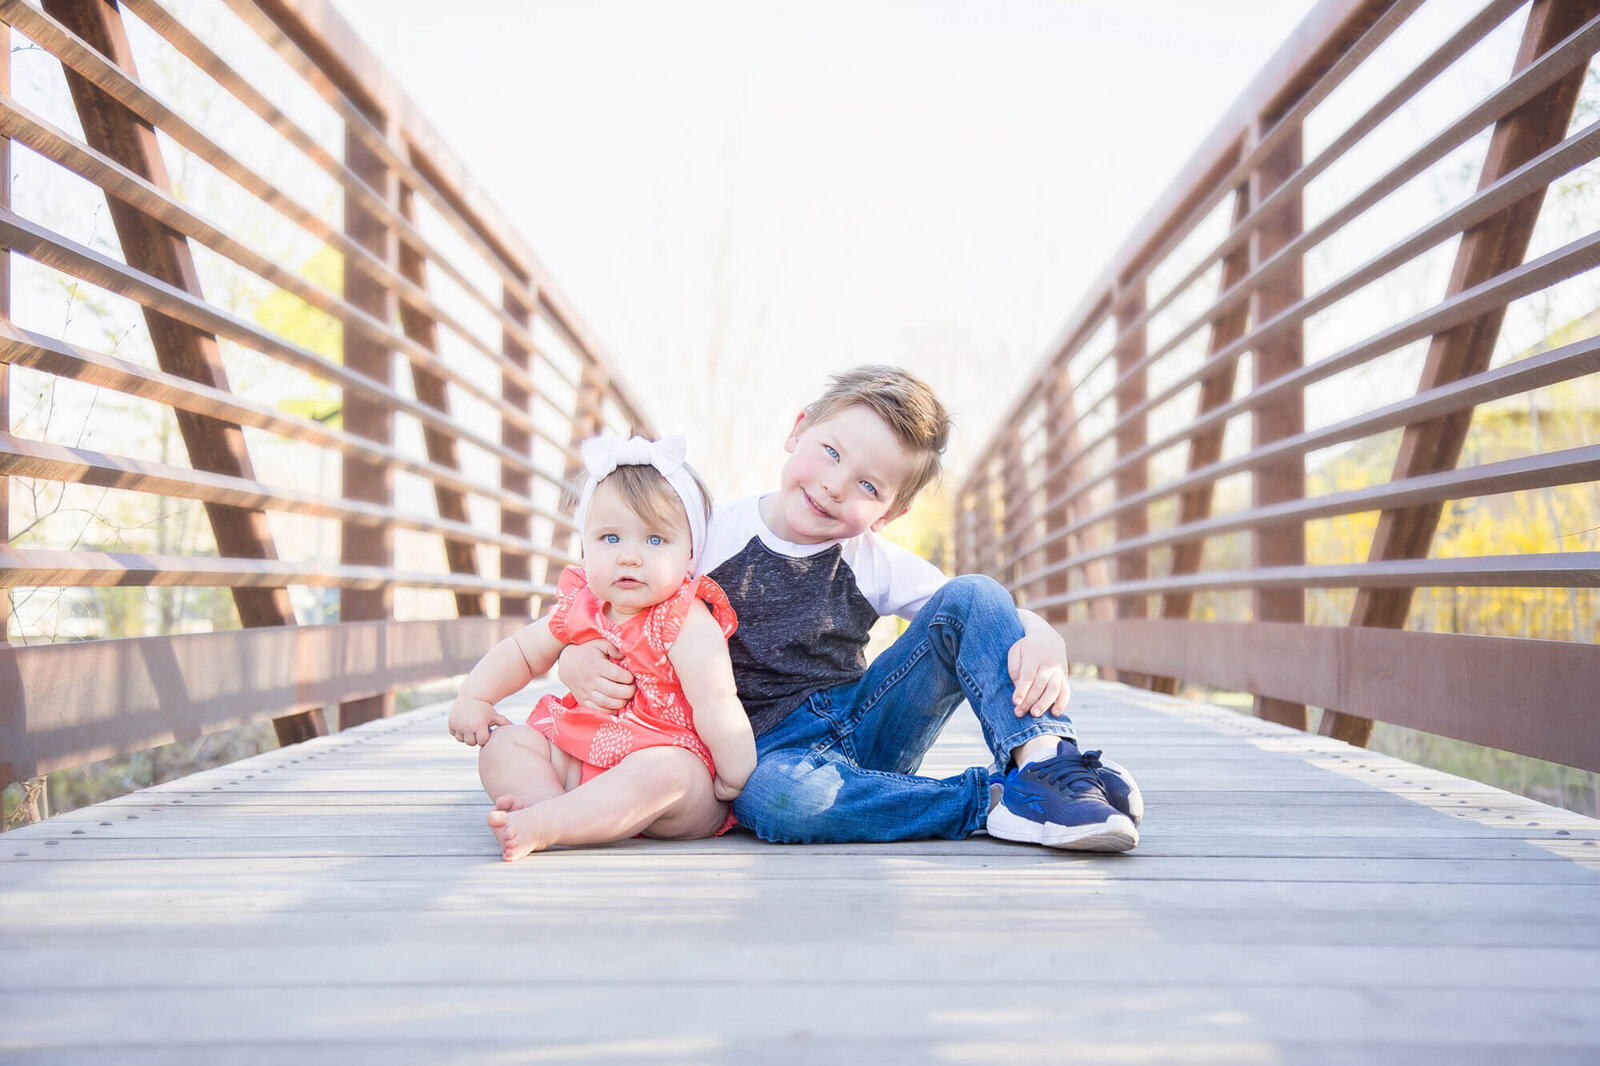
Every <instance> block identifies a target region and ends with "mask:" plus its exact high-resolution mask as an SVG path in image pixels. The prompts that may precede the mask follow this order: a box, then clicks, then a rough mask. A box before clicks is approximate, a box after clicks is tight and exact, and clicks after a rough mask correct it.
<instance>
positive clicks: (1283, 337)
mask: <svg viewBox="0 0 1600 1066" xmlns="http://www.w3.org/2000/svg"><path fill="white" fill-rule="evenodd" d="M1258 122H1259V123H1260V125H1259V126H1258V128H1257V137H1258V138H1259V137H1260V136H1261V135H1263V134H1265V133H1266V131H1267V129H1268V128H1270V121H1269V120H1268V119H1266V118H1263V119H1260V120H1258ZM1302 151H1303V149H1302V144H1301V132H1300V130H1299V129H1295V130H1294V131H1293V132H1291V133H1290V134H1288V135H1287V136H1286V137H1284V138H1283V141H1282V142H1281V143H1280V144H1279V146H1278V147H1277V148H1275V149H1274V150H1273V151H1272V152H1271V153H1270V154H1269V155H1268V156H1267V158H1265V159H1264V160H1262V161H1261V165H1260V166H1259V167H1258V168H1257V170H1256V172H1255V174H1254V175H1253V176H1252V179H1251V180H1252V184H1253V195H1252V199H1253V200H1254V201H1255V202H1256V203H1261V202H1263V201H1264V200H1266V198H1267V197H1268V196H1270V195H1271V194H1272V192H1273V190H1275V189H1276V188H1277V187H1278V186H1280V185H1282V184H1283V183H1284V182H1285V181H1287V180H1289V179H1290V178H1291V177H1293V176H1294V174H1295V172H1296V171H1297V170H1299V169H1300V165H1301V162H1302V158H1301V157H1302ZM1304 225H1305V219H1304V209H1303V204H1302V196H1301V194H1300V192H1299V191H1296V192H1295V193H1294V194H1293V195H1291V196H1287V197H1285V199H1284V204H1283V206H1282V208H1280V209H1279V210H1277V211H1274V212H1273V213H1272V215H1271V217H1269V218H1266V219H1263V220H1262V222H1261V224H1260V226H1259V227H1258V228H1257V229H1256V232H1255V233H1254V234H1253V236H1252V238H1251V245H1250V247H1251V260H1252V263H1253V264H1254V265H1256V266H1259V265H1260V264H1262V263H1264V262H1265V261H1266V260H1267V259H1269V258H1271V257H1272V255H1273V254H1274V253H1276V252H1277V251H1278V250H1279V249H1280V248H1282V247H1283V246H1284V245H1286V244H1288V243H1289V242H1290V241H1293V240H1294V239H1295V238H1296V237H1298V236H1300V234H1301V232H1302V231H1303V229H1304ZM1304 295H1305V269H1304V263H1303V262H1302V261H1301V260H1299V259H1296V260H1295V261H1294V262H1292V263H1289V264H1286V265H1285V266H1284V267H1283V269H1281V270H1279V271H1278V273H1277V274H1276V275H1275V276H1274V277H1272V278H1271V279H1270V280H1268V281H1267V282H1266V283H1265V284H1263V285H1262V286H1261V287H1260V288H1258V289H1257V290H1256V291H1255V294H1254V297H1253V299H1252V304H1253V311H1252V315H1251V317H1252V319H1253V321H1254V322H1255V323H1256V325H1257V327H1258V328H1259V326H1260V324H1261V323H1263V322H1266V321H1269V320H1270V319H1272V318H1273V317H1274V316H1276V315H1277V314H1279V313H1280V312H1282V311H1284V310H1287V309H1288V308H1290V307H1293V306H1294V305H1295V304H1297V303H1299V302H1300V300H1301V299H1302V298H1303V297H1304ZM1253 358H1254V366H1255V381H1254V387H1255V388H1256V389H1258V390H1259V389H1261V388H1262V387H1263V386H1264V385H1266V384H1267V383H1268V382H1271V381H1273V380H1275V379H1277V378H1280V377H1282V376H1283V375H1285V374H1288V373H1291V372H1293V371H1295V370H1298V369H1300V367H1301V366H1303V365H1304V364H1305V334H1304V327H1303V325H1302V323H1299V322H1296V323H1295V324H1294V325H1293V326H1291V327H1289V328H1288V329H1284V330H1280V331H1279V332H1278V333H1277V334H1276V335H1275V336H1273V337H1271V338H1270V339H1269V340H1267V341H1266V342H1265V343H1263V344H1260V345H1258V346H1257V347H1256V349H1255V351H1254V352H1253ZM1251 423H1252V431H1253V432H1252V438H1251V445H1252V447H1255V448H1260V447H1262V446H1264V445H1267V444H1271V443H1272V442H1273V441H1276V440H1281V439H1283V438H1284V437H1291V436H1294V435H1295V434H1297V433H1300V432H1302V431H1303V430H1304V429H1305V423H1306V415H1305V392H1304V390H1301V389H1294V390H1290V391H1289V392H1287V393H1285V394H1284V395H1283V396H1282V397H1280V398H1278V399H1276V400H1274V401H1272V402H1271V403H1269V404H1266V405H1264V406H1262V407H1259V408H1257V409H1256V411H1255V414H1254V417H1253V418H1252V419H1251ZM1251 482H1252V500H1253V503H1252V505H1253V506H1255V507H1265V506H1267V505H1268V504H1274V503H1282V502H1284V501H1288V500H1299V499H1303V498H1304V497H1305V494H1306V468H1305V458H1304V457H1303V456H1301V455H1299V454H1298V453H1296V454H1293V455H1289V456H1287V457H1284V458H1280V459H1274V460H1269V461H1267V462H1264V463H1260V464H1258V465H1257V466H1256V467H1254V469H1253V470H1252V477H1251ZM1251 540H1252V559H1251V564H1252V566H1253V567H1255V568H1258V569H1259V568H1261V567H1269V566H1300V565H1302V564H1304V563H1305V561H1306V535H1305V525H1304V523H1292V524H1285V525H1279V526H1274V527H1272V528H1269V529H1256V530H1254V531H1253V534H1252V538H1251ZM1252 600H1253V614H1254V617H1255V620H1256V621H1258V622H1295V623H1300V622H1304V621H1305V592H1304V591H1303V590H1301V589H1272V590H1264V589H1257V590H1255V591H1254V592H1253V593H1252ZM1255 714H1256V716H1257V717H1258V718H1265V719H1267V720H1268V721H1273V722H1278V723H1281V724H1283V725H1289V726H1294V727H1295V728H1296V729H1305V728H1306V726H1307V724H1308V721H1309V719H1308V716H1307V711H1306V707H1305V705H1304V704H1301V703H1291V702H1289V701H1286V700H1279V699H1273V698H1271V697H1267V696H1260V695H1258V696H1256V698H1255Z"/></svg>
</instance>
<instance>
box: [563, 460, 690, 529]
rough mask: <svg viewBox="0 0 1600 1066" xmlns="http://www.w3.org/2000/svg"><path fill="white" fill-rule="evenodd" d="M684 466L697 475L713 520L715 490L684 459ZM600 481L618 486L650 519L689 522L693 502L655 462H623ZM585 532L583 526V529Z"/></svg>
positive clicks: (675, 523) (628, 502)
mask: <svg viewBox="0 0 1600 1066" xmlns="http://www.w3.org/2000/svg"><path fill="white" fill-rule="evenodd" d="M683 469H685V470H687V471H688V472H689V476H690V477H691V478H693V479H694V484H695V488H697V489H699V490H700V499H701V501H702V502H703V503H704V505H705V512H706V513H705V515H704V516H703V521H706V522H709V521H711V492H710V491H709V490H708V489H707V488H706V485H705V482H703V481H701V480H700V475H699V474H698V473H696V472H695V469H694V467H692V466H690V465H689V464H688V463H684V464H683ZM600 484H611V485H614V486H616V489H617V491H618V492H619V493H621V494H622V502H623V503H624V504H626V505H627V507H628V510H630V511H632V512H633V513H634V514H636V515H638V516H639V517H640V518H642V519H644V520H645V521H646V522H654V523H656V524H657V525H660V526H666V527H669V528H673V529H677V528H679V527H683V526H688V514H687V513H686V511H685V508H687V507H688V506H689V504H688V503H687V502H686V501H684V500H683V499H681V498H679V496H678V490H676V489H674V488H673V487H672V485H671V483H670V482H668V481H667V479H666V478H665V477H663V476H662V474H661V471H659V470H657V469H656V468H655V467H653V466H647V465H644V464H626V465H623V466H619V467H617V468H616V469H615V470H613V471H611V473H609V474H607V475H606V476H605V477H603V478H601V479H600ZM689 528H693V527H692V526H689ZM582 532H583V531H582V530H579V533H582Z"/></svg>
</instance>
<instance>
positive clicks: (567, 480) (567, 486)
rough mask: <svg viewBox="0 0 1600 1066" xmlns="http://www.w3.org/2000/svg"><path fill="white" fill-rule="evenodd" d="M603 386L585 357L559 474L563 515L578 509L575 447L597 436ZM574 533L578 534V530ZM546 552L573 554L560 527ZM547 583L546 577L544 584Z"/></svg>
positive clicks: (552, 532)
mask: <svg viewBox="0 0 1600 1066" xmlns="http://www.w3.org/2000/svg"><path fill="white" fill-rule="evenodd" d="M607 384H608V382H607V381H606V380H605V375H604V372H603V371H602V370H601V369H600V367H599V366H597V365H596V364H595V362H594V361H593V360H592V359H589V358H587V356H586V357H585V358H584V360H583V369H582V370H581V371H579V374H578V392H577V395H576V396H574V397H573V398H572V405H573V411H572V436H571V438H570V440H569V441H568V446H567V451H568V455H567V461H566V463H565V465H564V466H563V468H562V471H561V506H560V508H559V509H560V511H561V512H562V513H563V514H571V513H573V511H574V510H575V509H576V508H577V506H578V498H577V496H576V495H574V494H573V490H574V489H576V488H577V487H578V482H579V480H580V475H581V474H582V473H583V460H582V459H581V458H580V457H579V456H578V444H579V443H580V442H582V441H585V440H587V439H588V438H590V437H592V436H594V435H595V434H596V433H599V432H600V430H601V428H602V427H603V425H604V422H605V419H604V415H603V414H602V412H603V411H604V409H605V395H606V386H607ZM578 532H579V534H581V533H582V530H579V531H578ZM550 548H551V550H552V551H556V552H559V553H561V554H563V555H568V554H572V555H575V554H577V553H576V552H575V551H573V545H572V537H571V535H570V534H568V533H567V532H566V531H565V530H563V529H562V528H561V527H560V526H554V527H552V528H551V530H550ZM548 580H549V579H548V577H547V578H546V581H547V582H548Z"/></svg>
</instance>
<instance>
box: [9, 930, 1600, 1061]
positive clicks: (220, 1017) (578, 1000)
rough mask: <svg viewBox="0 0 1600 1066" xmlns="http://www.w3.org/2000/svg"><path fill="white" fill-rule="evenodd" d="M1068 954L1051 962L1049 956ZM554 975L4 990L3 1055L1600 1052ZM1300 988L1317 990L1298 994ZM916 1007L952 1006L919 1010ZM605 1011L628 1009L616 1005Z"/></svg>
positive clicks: (1079, 1001)
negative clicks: (1505, 1048)
mask: <svg viewBox="0 0 1600 1066" xmlns="http://www.w3.org/2000/svg"><path fill="white" fill-rule="evenodd" d="M1069 959H1070V956H1069V955H1063V956H1062V957H1061V960H1060V961H1062V962H1063V963H1065V962H1068V961H1069ZM557 976H558V975H552V980H551V982H550V984H548V985H542V986H538V987H537V989H536V991H537V1004H538V1014H539V1022H538V1024H537V1026H534V1025H531V1024H530V1021H529V1018H528V1010H527V1009H526V1005H525V1004H522V1003H520V1002H519V1001H520V1000H521V997H520V996H516V995H509V994H508V993H507V992H506V990H504V989H502V988H500V987H497V986H494V985H490V984H487V983H481V984H477V985H469V986H466V987H462V986H459V985H458V986H451V985H445V984H442V983H430V984H422V985H411V986H401V987H397V988H386V989H384V990H383V994H382V996H381V997H380V996H378V995H375V994H374V993H373V992H371V991H369V990H367V989H360V988H357V989H352V988H341V987H337V986H331V985H309V986H304V987H299V988H254V989H251V990H250V994H251V997H252V998H251V1003H252V1005H253V1006H254V1008H255V1009H253V1010H249V1011H240V1010H238V1009H237V1004H238V996H237V992H236V991H234V990H233V989H171V990H169V989H161V988H155V989H139V990H120V989H119V990H101V991H98V992H96V994H95V1009H94V1010H93V1011H92V1012H88V1011H83V1010H81V1009H80V1008H79V1006H78V1005H77V1004H76V1003H74V1002H73V1001H72V1000H71V999H70V998H69V997H62V996H60V995H59V994H55V993H30V992H18V993H15V994H14V995H13V997H11V1004H10V1005H9V1007H10V1010H9V1011H8V1012H9V1013H14V1015H15V1018H14V1021H13V1023H11V1024H8V1026H7V1027H6V1030H5V1032H4V1034H3V1035H0V1050H22V1049H26V1048H27V1047H28V1046H29V1044H30V1043H31V1042H32V1041H36V1040H37V1041H41V1042H42V1041H44V1040H50V1041H51V1042H54V1041H59V1040H60V1039H61V1034H62V1032H63V1030H64V1029H65V1030H67V1031H70V1032H71V1033H72V1035H71V1037H70V1039H71V1040H72V1041H73V1042H74V1043H93V1042H98V1041H121V1040H128V1041H134V1042H140V1043H150V1042H164V1043H168V1044H176V1045H179V1046H181V1045H183V1044H186V1043H189V1042H207V1043H211V1042H224V1043H232V1044H257V1045H261V1046H263V1047H272V1046H274V1045H278V1046H282V1045H284V1044H290V1045H291V1046H292V1040H293V1035H294V1034H296V1033H307V1034H310V1035H316V1036H321V1037H323V1038H328V1037H330V1036H333V1037H337V1038H341V1039H347V1040H351V1041H356V1040H366V1039H387V1040H393V1039H395V1038H396V1037H397V1036H400V1037H405V1038H408V1039H412V1040H434V1041H450V1040H453V1039H457V1038H459V1034H461V1033H462V1032H471V1033H472V1034H474V1036H475V1038H477V1039H480V1040H483V1039H502V1040H510V1039H513V1038H521V1039H522V1040H524V1041H525V1042H526V1043H527V1044H528V1045H530V1046H532V1047H537V1048H540V1049H542V1050H545V1051H547V1052H549V1051H554V1052H555V1055H556V1057H569V1058H576V1057H580V1056H581V1057H592V1056H594V1055H595V1054H596V1053H597V1052H598V1053H600V1054H604V1053H605V1051H606V1049H607V1048H612V1049H614V1048H615V1047H616V1046H617V1045H616V1042H617V1041H628V1040H640V1041H652V1042H655V1041H664V1042H665V1043H664V1044H658V1045H657V1046H664V1047H667V1048H670V1047H672V1046H673V1042H674V1041H685V1040H688V1041H692V1043H691V1045H690V1046H691V1047H693V1048H695V1049H697V1050H698V1051H700V1052H701V1053H705V1052H707V1051H710V1050H712V1049H714V1048H721V1047H723V1046H725V1044H724V1042H725V1041H733V1042H749V1044H750V1045H751V1046H752V1047H758V1046H760V1045H761V1044H763V1043H764V1042H768V1041H771V1040H773V1039H775V1038H782V1037H788V1038H790V1039H793V1038H795V1037H796V1036H799V1035H800V1034H802V1033H806V1032H809V1031H810V1030H811V1029H812V1027H816V1028H817V1029H819V1030H821V1031H825V1032H827V1033H828V1034H829V1035H830V1036H831V1037H832V1038H834V1039H836V1040H846V1039H848V1040H852V1041H855V1040H886V1039H907V1040H913V1041H918V1042H926V1045H927V1046H929V1047H930V1049H938V1048H939V1047H941V1046H948V1045H950V1044H953V1043H957V1042H959V1043H961V1044H968V1043H970V1044H971V1045H973V1046H974V1048H975V1047H976V1045H979V1044H984V1043H986V1042H987V1041H989V1040H992V1038H993V1037H994V1035H995V1032H994V1027H995V1024H996V1019H997V1018H1004V1019H1005V1020H1006V1022H1008V1023H1010V1024H1014V1025H1017V1026H1019V1027H1020V1028H1022V1029H1024V1030H1026V1029H1028V1028H1030V1027H1036V1026H1037V1027H1049V1028H1050V1029H1051V1030H1052V1032H1051V1033H1050V1035H1049V1037H1048V1039H1049V1040H1051V1041H1052V1042H1054V1041H1058V1040H1059V1041H1061V1042H1062V1043H1063V1044H1066V1043H1067V1042H1068V1041H1067V1040H1065V1039H1063V1037H1062V1035H1060V1034H1059V1031H1057V1030H1055V1027H1056V1026H1060V1025H1067V1024H1073V1025H1078V1024H1081V1021H1082V1019H1083V1018H1084V1017H1086V1016H1087V1017H1092V1018H1094V1019H1095V1037H1094V1040H1095V1041H1098V1040H1101V1039H1111V1040H1118V1039H1120V1040H1150V1039H1152V1038H1155V1039H1168V1040H1202V1041H1203V1040H1215V1039H1217V1038H1219V1037H1222V1038H1226V1039H1228V1040H1268V1041H1270V1040H1290V1039H1292V1040H1300V1041H1315V1040H1319V1039H1320V1040H1347V1039H1348V1038H1349V1034H1350V1033H1351V1032H1352V1031H1355V1032H1360V1033H1363V1034H1364V1035H1366V1037H1367V1038H1368V1039H1369V1040H1393V1041H1399V1040H1407V1039H1410V1040H1418V1039H1424V1040H1433V1041H1437V1042H1445V1043H1459V1045H1460V1046H1470V1045H1471V1043H1472V1041H1471V1039H1470V1038H1469V1035H1468V1034H1471V1033H1475V1032H1478V1031H1480V1030H1481V1027H1482V1025H1483V1018H1484V1017H1485V1016H1486V1015H1496V1016H1501V1017H1505V1016H1514V1017H1518V1018H1523V1019H1526V1021H1527V1023H1528V1024H1529V1025H1530V1026H1537V1027H1539V1028H1541V1029H1544V1030H1546V1031H1554V1032H1559V1033H1560V1035H1561V1042H1562V1043H1564V1044H1567V1045H1569V1046H1570V1045H1574V1044H1577V1045H1587V1046H1589V1047H1591V1048H1596V1047H1600V1017H1596V1016H1595V1014H1594V1012H1593V1010H1592V1003H1593V1001H1592V998H1591V994H1590V993H1589V992H1587V991H1586V990H1579V991H1560V990H1550V989H1538V990H1514V989H1496V990H1487V991H1469V990H1463V989H1456V988H1450V989H1392V990H1387V991H1386V993H1385V994H1384V995H1383V996H1382V997H1376V996H1370V995H1367V994H1366V993H1364V992H1363V991H1362V990H1360V989H1339V988H1322V987H1319V986H1317V985H1314V984H1305V985H1296V986H1289V987H1283V986H1279V987H1271V986H1262V987H1245V988H1207V987H1204V986H1197V985H1187V984H1146V985H1142V986H1139V987H1136V988H1122V987H1114V986H1113V987H1107V986H1102V985H1099V984H1097V983H1095V982H1083V983H1082V985H1083V987H1078V988H1074V990H1073V994H1072V995H1071V996H1067V995H1063V994H1062V991H1061V989H1060V988H1059V987H1057V985H1056V983H1055V982H1050V981H1042V982H1035V983H1032V984H1021V983H1015V982H1002V983H998V984H997V983H996V982H993V981H982V980H974V979H971V978H968V977H966V976H965V975H962V974H959V973H957V972H952V971H946V972H941V973H938V974H930V975H927V976H925V977H924V978H923V979H921V980H919V981H895V982H873V981H859V980H853V979H849V978H839V977H837V975H835V977H834V979H833V980H830V981H826V982H807V981H783V980H778V981H771V982H746V981H739V980H735V979H723V980H720V981H706V982H697V983H695V984H693V985H674V984H672V983H671V982H657V981H655V980H653V979H650V978H643V977H634V978H631V979H627V980H621V981H618V980H607V981H604V982H598V983H588V982H576V981H569V982H565V983H563V982H560V981H558V980H555V978H556V977H557ZM1311 990H1315V991H1316V995H1314V996H1308V995H1307V993H1308V991H1311ZM708 995H709V996H710V997H712V998H714V1000H715V1002H717V1003H718V1004H719V1006H720V1009H719V1010H718V1011H717V1012H716V1014H715V1016H714V1017H708V1016H707V1013H706V1011H705V1003H706V1002H707V997H708ZM597 998H598V999H599V1000H600V1001H601V1002H608V1003H609V1004H613V1005H612V1006H608V1007H607V1008H606V1009H605V1010H604V1011H603V1018H604V1021H603V1024H602V1023H599V1022H598V1021H597V1019H596V1014H597V1012H596V1009H595V1008H596V1001H597ZM508 1000H509V1002H508ZM930 1000H932V1001H936V1002H944V1003H951V1004H955V1003H960V1004H962V1005H961V1006H959V1007H952V1008H951V1009H946V1010H931V1011H930V1009H929V1004H930ZM619 1001H620V1002H626V1003H627V1004H629V1009H628V1010H619V1009H616V1008H615V1006H614V1004H615V1003H617V1002H619ZM295 1019H299V1021H295ZM1530 1035H1531V1034H1530ZM552 1042H557V1047H556V1048H552V1047H551V1044H552ZM1530 1042H1531V1041H1530ZM561 1044H565V1045H566V1047H565V1048H561V1047H560V1045H561ZM643 1046H644V1045H641V1047H640V1050H643ZM679 1046H682V1045H679ZM1263 1050H1265V1049H1263ZM691 1057H692V1056H691Z"/></svg>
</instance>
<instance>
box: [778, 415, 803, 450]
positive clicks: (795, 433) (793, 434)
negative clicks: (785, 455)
mask: <svg viewBox="0 0 1600 1066" xmlns="http://www.w3.org/2000/svg"><path fill="white" fill-rule="evenodd" d="M805 421H806V413H805V412H804V411H801V412H800V413H799V414H797V415H795V416H794V428H793V429H791V430H790V431H789V439H788V440H786V441H784V442H783V450H784V451H786V452H792V451H794V449H795V446H796V445H798V444H799V443H800V434H801V432H802V431H804V430H805V428H806V427H805Z"/></svg>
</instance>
